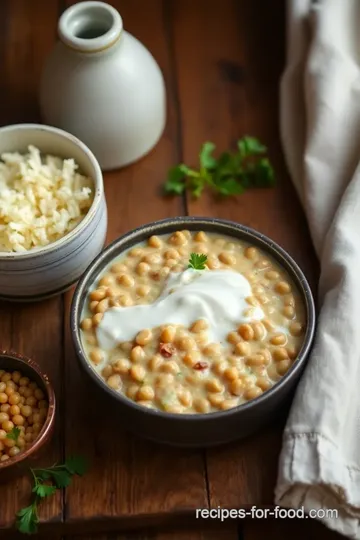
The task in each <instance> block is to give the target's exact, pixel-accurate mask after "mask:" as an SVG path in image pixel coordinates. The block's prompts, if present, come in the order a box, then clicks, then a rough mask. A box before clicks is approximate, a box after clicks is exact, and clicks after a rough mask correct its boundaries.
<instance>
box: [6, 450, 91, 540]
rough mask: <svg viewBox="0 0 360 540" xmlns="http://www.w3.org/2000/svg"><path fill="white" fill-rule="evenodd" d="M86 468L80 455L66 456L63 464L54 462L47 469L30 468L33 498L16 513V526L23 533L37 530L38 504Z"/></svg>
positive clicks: (68, 483)
mask: <svg viewBox="0 0 360 540" xmlns="http://www.w3.org/2000/svg"><path fill="white" fill-rule="evenodd" d="M86 469H87V464H86V461H85V460H84V459H83V458H82V457H80V456H73V457H70V458H68V459H67V460H66V461H65V463H64V464H56V465H53V466H52V467H49V468H48V469H30V470H31V473H32V476H33V480H34V485H33V488H32V493H33V494H34V499H33V501H32V503H31V504H30V505H29V506H26V507H25V508H22V509H21V510H19V512H17V514H16V528H17V530H18V531H20V532H22V533H24V534H33V533H36V532H37V525H38V523H39V516H38V505H39V502H40V501H41V500H43V499H45V498H46V497H50V496H51V495H54V494H55V493H56V491H57V490H58V489H62V488H66V487H68V486H69V485H70V483H71V480H72V477H73V476H74V475H78V476H82V475H83V474H84V473H85V472H86Z"/></svg>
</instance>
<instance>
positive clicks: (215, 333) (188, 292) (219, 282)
mask: <svg viewBox="0 0 360 540" xmlns="http://www.w3.org/2000/svg"><path fill="white" fill-rule="evenodd" d="M251 294H252V291H251V285H250V283H249V282H248V280H247V279H246V278H245V277H244V276H243V275H241V274H240V273H238V272H233V271H230V270H218V271H211V272H210V271H208V270H201V271H199V270H193V269H187V270H184V271H183V272H177V273H175V272H174V273H171V274H170V275H169V278H168V279H167V281H166V282H165V285H164V288H163V291H162V293H161V295H160V296H159V297H158V299H157V300H156V301H155V302H153V303H152V304H144V305H135V306H131V307H114V308H110V309H108V310H107V311H106V313H105V314H104V317H103V319H102V321H101V323H100V324H99V326H98V327H97V330H96V334H97V339H98V342H99V346H100V347H101V348H102V349H104V350H110V349H113V348H114V347H116V345H117V344H119V343H121V342H123V341H131V340H133V339H134V338H135V336H136V334H137V333H138V332H140V331H141V330H143V329H144V328H154V327H157V326H161V325H164V324H179V325H183V326H185V327H186V328H188V327H189V326H190V325H191V324H192V323H193V322H194V321H195V320H197V319H205V320H206V321H207V322H208V324H209V339H210V340H211V341H214V342H223V341H225V340H226V336H227V335H228V333H229V332H230V331H232V330H233V329H234V328H236V327H237V326H238V325H239V324H241V323H245V322H249V321H254V320H261V319H263V318H264V317H265V314H264V312H263V310H262V309H261V308H260V307H258V306H256V307H253V308H252V310H251V316H246V315H245V314H244V312H245V311H246V310H247V309H249V308H250V307H251V306H249V304H248V303H247V302H246V298H247V297H249V296H251Z"/></svg>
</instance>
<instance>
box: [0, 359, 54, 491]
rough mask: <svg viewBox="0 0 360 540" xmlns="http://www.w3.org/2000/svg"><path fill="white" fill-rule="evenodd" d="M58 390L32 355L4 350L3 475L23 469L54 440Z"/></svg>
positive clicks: (0, 394)
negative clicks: (55, 392)
mask: <svg viewBox="0 0 360 540" xmlns="http://www.w3.org/2000/svg"><path fill="white" fill-rule="evenodd" d="M54 423H55V394H54V390H53V388H52V386H51V384H50V381H49V379H48V376H47V375H45V374H44V373H42V372H41V369H40V367H39V366H38V364H37V363H36V362H34V361H33V360H32V359H30V358H28V357H26V356H24V355H22V354H19V353H16V352H13V351H0V479H1V481H3V480H5V479H7V478H8V476H9V475H8V474H5V473H10V472H11V474H13V472H14V471H15V472H17V471H19V472H21V471H22V470H23V469H24V468H26V467H27V466H28V462H30V461H32V460H34V459H36V458H37V457H38V455H39V452H40V450H42V449H43V447H44V446H45V445H46V443H47V442H48V441H49V440H50V438H51V435H52V433H53V429H54Z"/></svg>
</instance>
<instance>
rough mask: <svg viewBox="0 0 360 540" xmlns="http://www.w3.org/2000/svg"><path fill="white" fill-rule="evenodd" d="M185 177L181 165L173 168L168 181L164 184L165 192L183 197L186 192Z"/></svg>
mask: <svg viewBox="0 0 360 540" xmlns="http://www.w3.org/2000/svg"><path fill="white" fill-rule="evenodd" d="M185 176H186V174H185V173H184V172H183V170H182V167H181V165H178V166H176V167H173V168H172V169H170V171H169V173H168V178H167V181H166V182H165V184H164V191H165V193H168V194H175V195H181V194H182V193H183V192H184V191H185V187H186V184H185Z"/></svg>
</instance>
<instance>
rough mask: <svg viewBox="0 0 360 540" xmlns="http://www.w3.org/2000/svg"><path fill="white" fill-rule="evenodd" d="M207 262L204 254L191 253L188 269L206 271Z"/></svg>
mask: <svg viewBox="0 0 360 540" xmlns="http://www.w3.org/2000/svg"><path fill="white" fill-rule="evenodd" d="M206 261H207V256H206V255H204V254H203V253H191V254H190V259H189V264H188V268H192V269H193V270H205V268H206V266H205V264H206Z"/></svg>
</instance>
